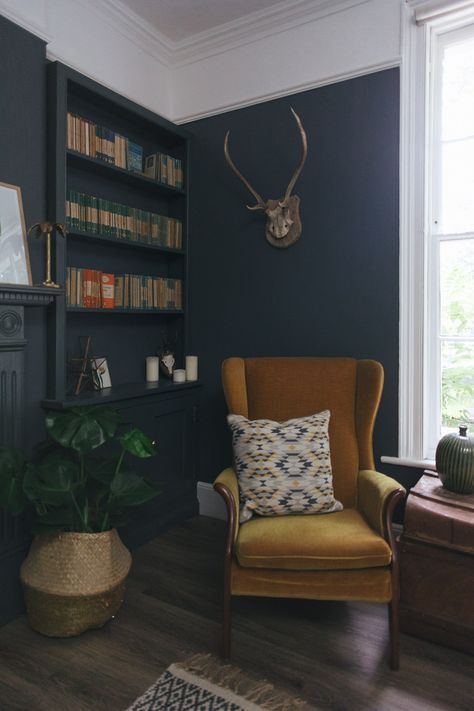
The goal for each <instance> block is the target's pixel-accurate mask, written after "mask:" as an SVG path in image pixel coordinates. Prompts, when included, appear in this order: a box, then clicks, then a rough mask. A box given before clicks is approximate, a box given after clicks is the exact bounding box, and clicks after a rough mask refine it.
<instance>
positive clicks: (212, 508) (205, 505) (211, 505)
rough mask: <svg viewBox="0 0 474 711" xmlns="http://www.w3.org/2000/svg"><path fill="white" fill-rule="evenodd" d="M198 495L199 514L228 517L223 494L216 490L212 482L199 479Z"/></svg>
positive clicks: (221, 517)
mask: <svg viewBox="0 0 474 711" xmlns="http://www.w3.org/2000/svg"><path fill="white" fill-rule="evenodd" d="M197 497H198V501H199V515H200V516H209V517H210V518H220V519H223V520H224V521H225V520H226V519H227V513H226V510H225V504H224V501H223V499H222V497H221V496H219V494H218V493H217V492H216V491H214V489H213V488H212V484H208V482H206V481H198V484H197Z"/></svg>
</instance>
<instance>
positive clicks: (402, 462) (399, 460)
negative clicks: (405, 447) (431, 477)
mask: <svg viewBox="0 0 474 711" xmlns="http://www.w3.org/2000/svg"><path fill="white" fill-rule="evenodd" d="M380 461H381V462H383V463H384V464H395V465H396V466H397V467H415V468H416V469H436V462H435V460H434V459H411V458H410V457H380Z"/></svg>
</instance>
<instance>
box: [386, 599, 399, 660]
mask: <svg viewBox="0 0 474 711" xmlns="http://www.w3.org/2000/svg"><path fill="white" fill-rule="evenodd" d="M399 610H400V604H399V600H398V595H397V596H395V597H394V598H393V600H392V602H389V603H388V624H389V630H390V668H391V669H393V670H394V671H396V670H397V669H399V668H400V612H399Z"/></svg>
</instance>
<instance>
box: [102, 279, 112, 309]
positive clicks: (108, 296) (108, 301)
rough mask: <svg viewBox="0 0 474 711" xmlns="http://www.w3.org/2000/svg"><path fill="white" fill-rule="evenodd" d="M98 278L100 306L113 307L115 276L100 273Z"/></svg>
mask: <svg viewBox="0 0 474 711" xmlns="http://www.w3.org/2000/svg"><path fill="white" fill-rule="evenodd" d="M100 280H101V294H102V308H103V309H113V308H114V307H115V276H114V275H113V274H101V275H100Z"/></svg>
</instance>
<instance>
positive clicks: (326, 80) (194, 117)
mask: <svg viewBox="0 0 474 711" xmlns="http://www.w3.org/2000/svg"><path fill="white" fill-rule="evenodd" d="M400 64H401V57H400V55H397V56H396V57H392V58H391V59H388V60H387V61H385V62H379V63H377V64H370V65H365V66H363V67H358V68H357V69H354V70H351V71H350V72H345V73H341V74H333V75H331V76H326V77H322V78H320V79H318V80H316V81H310V82H306V83H304V84H298V86H291V87H288V88H287V89H282V90H280V91H274V92H269V93H268V94H259V95H258V96H253V97H251V98H249V99H245V100H243V101H236V102H234V103H229V104H223V105H222V106H217V107H215V108H213V109H211V110H209V111H202V112H200V113H196V114H189V115H184V116H174V115H173V116H172V118H171V121H173V122H174V123H176V124H178V125H182V124H185V123H190V122H191V121H198V120H199V119H204V118H209V117H210V116H217V115H218V114H224V113H227V112H228V111H235V110H236V109H243V108H245V107H246V106H253V105H254V104H262V103H263V102H265V101H272V100H273V99H280V98H282V97H283V96H293V94H300V93H302V92H303V91H309V90H310V89H317V88H318V87H321V86H327V85H328V84H338V83H339V82H341V81H346V80H347V79H356V78H357V77H361V76H364V75H366V74H375V72H381V71H383V70H384V69H393V68H394V67H399V66H400Z"/></svg>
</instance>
